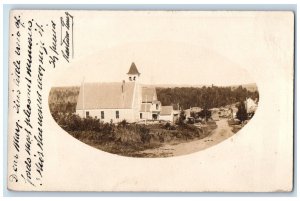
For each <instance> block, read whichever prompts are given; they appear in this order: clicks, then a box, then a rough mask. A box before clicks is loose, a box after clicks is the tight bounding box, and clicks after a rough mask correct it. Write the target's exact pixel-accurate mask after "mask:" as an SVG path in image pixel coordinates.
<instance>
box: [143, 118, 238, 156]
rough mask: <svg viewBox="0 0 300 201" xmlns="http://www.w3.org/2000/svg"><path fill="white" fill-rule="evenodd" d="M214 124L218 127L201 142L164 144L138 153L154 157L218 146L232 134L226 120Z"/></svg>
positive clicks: (181, 153) (176, 154)
mask: <svg viewBox="0 0 300 201" xmlns="http://www.w3.org/2000/svg"><path fill="white" fill-rule="evenodd" d="M216 123H217V126H218V127H217V128H216V129H215V130H213V131H212V133H211V134H210V135H209V136H207V137H205V138H203V139H201V140H196V141H191V142H185V143H180V144H176V145H169V144H166V145H164V146H162V147H159V148H156V149H148V150H144V151H142V152H140V153H145V154H150V155H154V156H155V157H159V156H162V157H163V156H164V157H165V156H179V155H183V154H189V153H193V152H196V151H200V150H203V149H206V148H208V147H211V146H213V145H215V144H218V143H220V142H221V141H223V140H225V139H227V138H229V137H231V136H232V135H233V134H234V133H233V132H232V131H231V127H230V126H229V125H228V123H227V119H220V120H219V121H216Z"/></svg>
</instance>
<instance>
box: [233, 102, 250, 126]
mask: <svg viewBox="0 0 300 201" xmlns="http://www.w3.org/2000/svg"><path fill="white" fill-rule="evenodd" d="M236 117H237V118H238V119H239V120H240V121H241V122H244V121H245V120H247V119H248V114H247V110H246V106H245V103H244V101H242V102H240V104H239V106H238V111H237V113H236Z"/></svg>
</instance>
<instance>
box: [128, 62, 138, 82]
mask: <svg viewBox="0 0 300 201" xmlns="http://www.w3.org/2000/svg"><path fill="white" fill-rule="evenodd" d="M140 74H141V73H139V71H138V69H137V67H136V65H135V63H134V62H132V64H131V66H130V68H129V71H128V73H127V75H128V79H129V81H130V82H135V81H137V80H138V79H139V77H140Z"/></svg>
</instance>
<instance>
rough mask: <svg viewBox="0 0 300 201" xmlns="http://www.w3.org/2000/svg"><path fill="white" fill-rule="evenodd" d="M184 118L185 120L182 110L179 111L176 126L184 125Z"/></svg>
mask: <svg viewBox="0 0 300 201" xmlns="http://www.w3.org/2000/svg"><path fill="white" fill-rule="evenodd" d="M185 118H186V116H185V114H184V110H181V111H180V114H179V119H178V124H179V125H182V124H184V120H185Z"/></svg>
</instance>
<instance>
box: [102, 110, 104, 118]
mask: <svg viewBox="0 0 300 201" xmlns="http://www.w3.org/2000/svg"><path fill="white" fill-rule="evenodd" d="M101 119H104V111H101Z"/></svg>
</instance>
